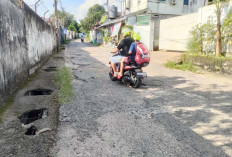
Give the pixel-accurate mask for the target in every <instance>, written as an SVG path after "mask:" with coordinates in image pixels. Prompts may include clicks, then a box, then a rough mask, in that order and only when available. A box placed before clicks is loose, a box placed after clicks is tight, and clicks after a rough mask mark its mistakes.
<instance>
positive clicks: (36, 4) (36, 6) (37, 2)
mask: <svg viewBox="0 0 232 157" xmlns="http://www.w3.org/2000/svg"><path fill="white" fill-rule="evenodd" d="M39 2H40V0H38V1H36V3H35V13H36V14H37V8H38V4H39Z"/></svg>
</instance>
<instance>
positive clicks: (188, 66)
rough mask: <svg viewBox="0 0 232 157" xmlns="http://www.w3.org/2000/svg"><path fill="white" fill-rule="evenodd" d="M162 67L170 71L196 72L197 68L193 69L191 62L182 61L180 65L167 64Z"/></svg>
mask: <svg viewBox="0 0 232 157" xmlns="http://www.w3.org/2000/svg"><path fill="white" fill-rule="evenodd" d="M164 66H165V67H167V68H171V69H178V70H184V71H192V72H197V67H195V66H194V65H193V63H192V62H191V63H187V62H183V61H182V62H181V64H179V63H175V62H167V63H166V64H165V65H164Z"/></svg>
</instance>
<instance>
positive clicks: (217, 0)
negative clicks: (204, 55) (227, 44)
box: [213, 0, 229, 56]
mask: <svg viewBox="0 0 232 157" xmlns="http://www.w3.org/2000/svg"><path fill="white" fill-rule="evenodd" d="M228 1H229V0H213V3H214V4H215V7H216V16H217V42H216V56H220V55H221V52H222V38H221V37H222V35H221V14H222V9H223V7H224V5H225V2H228Z"/></svg>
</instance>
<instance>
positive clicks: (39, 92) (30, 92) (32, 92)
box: [24, 89, 53, 96]
mask: <svg viewBox="0 0 232 157" xmlns="http://www.w3.org/2000/svg"><path fill="white" fill-rule="evenodd" d="M52 92H53V91H52V90H50V89H33V90H28V91H27V92H26V93H25V94H24V96H38V95H51V94H52Z"/></svg>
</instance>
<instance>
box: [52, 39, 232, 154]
mask: <svg viewBox="0 0 232 157" xmlns="http://www.w3.org/2000/svg"><path fill="white" fill-rule="evenodd" d="M111 50H112V49H111V48H107V47H95V46H92V45H91V44H88V43H80V42H79V41H78V40H76V41H73V42H72V43H70V44H69V45H67V48H66V50H65V52H64V53H65V60H66V62H65V64H66V66H68V67H69V68H70V69H72V73H73V88H74V91H75V96H74V97H73V98H72V100H71V102H70V103H68V104H64V105H62V106H61V107H60V115H59V120H60V126H59V129H58V137H57V140H58V141H57V145H56V146H55V147H54V148H53V150H52V153H53V155H54V156H60V157H63V156H66V157H68V156H69V157H73V156H95V157H96V156H99V157H100V156H137V157H138V156H147V157H151V156H157V157H161V156H178V157H181V156H182V157H186V156H204V157H207V156H217V157H219V156H220V157H222V156H232V138H231V132H232V114H231V111H232V107H231V95H232V93H231V87H232V86H231V85H232V79H231V78H230V77H225V76H224V77H222V76H220V75H217V74H212V73H207V72H205V73H204V75H203V74H195V73H192V72H187V71H178V70H171V69H167V68H165V67H164V66H163V63H164V62H165V60H166V59H165V58H167V57H166V56H165V55H164V54H169V57H170V56H173V57H178V54H177V53H174V54H171V53H169V52H152V54H151V55H152V58H151V59H152V60H151V63H150V65H149V66H148V67H147V68H145V69H144V71H146V72H147V73H148V78H147V79H145V80H143V83H144V85H143V86H142V87H141V88H139V89H133V88H130V87H127V86H126V85H125V84H122V83H119V82H113V81H111V80H110V78H109V76H108V73H109V65H108V62H109V61H108V59H109V57H110V55H111V53H110V52H111ZM173 57H170V58H169V59H172V58H173Z"/></svg>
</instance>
